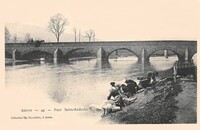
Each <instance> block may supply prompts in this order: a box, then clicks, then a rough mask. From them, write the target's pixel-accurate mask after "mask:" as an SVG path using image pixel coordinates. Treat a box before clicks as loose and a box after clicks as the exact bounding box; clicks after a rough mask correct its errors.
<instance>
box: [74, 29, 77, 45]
mask: <svg viewBox="0 0 200 130" xmlns="http://www.w3.org/2000/svg"><path fill="white" fill-rule="evenodd" d="M73 31H74V41H75V42H76V33H77V29H76V28H75V27H74V29H73Z"/></svg>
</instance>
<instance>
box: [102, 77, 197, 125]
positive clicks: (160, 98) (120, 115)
mask: <svg viewBox="0 0 200 130" xmlns="http://www.w3.org/2000/svg"><path fill="white" fill-rule="evenodd" d="M135 97H136V98H137V100H136V101H135V102H134V103H132V104H130V105H128V106H126V107H124V108H123V110H122V111H118V112H115V113H111V114H109V115H107V116H105V117H103V118H102V119H101V121H100V122H102V123H109V124H110V123H111V124H112V123H114V124H180V123H193V124H195V123H197V83H196V82H194V81H193V78H192V77H187V78H179V79H178V80H177V82H176V83H174V82H173V81H172V80H169V79H163V80H160V81H159V82H158V83H157V84H156V85H154V86H152V87H149V88H147V89H145V90H144V91H142V92H140V93H137V94H136V95H135Z"/></svg>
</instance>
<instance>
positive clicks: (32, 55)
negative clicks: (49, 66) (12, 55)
mask: <svg viewBox="0 0 200 130" xmlns="http://www.w3.org/2000/svg"><path fill="white" fill-rule="evenodd" d="M40 58H45V60H52V59H53V54H51V53H49V52H46V51H41V50H35V51H30V52H27V53H25V54H23V55H22V59H25V60H35V59H40Z"/></svg>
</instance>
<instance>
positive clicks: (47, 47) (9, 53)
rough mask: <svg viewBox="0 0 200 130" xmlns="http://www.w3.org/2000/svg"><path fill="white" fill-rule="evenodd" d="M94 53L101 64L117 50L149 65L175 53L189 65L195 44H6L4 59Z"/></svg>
mask: <svg viewBox="0 0 200 130" xmlns="http://www.w3.org/2000/svg"><path fill="white" fill-rule="evenodd" d="M81 49H84V50H87V51H89V52H91V53H96V57H97V59H98V60H101V61H108V59H109V55H111V54H112V53H113V52H114V51H116V50H122V49H125V50H128V51H130V52H132V53H133V54H135V55H136V56H137V58H138V61H149V57H150V56H151V55H152V54H153V53H154V52H156V51H159V50H170V51H172V52H174V53H175V54H176V55H177V57H178V60H179V61H191V59H192V57H193V55H194V54H195V53H197V41H103V42H59V43H52V42H51V43H41V44H40V46H38V47H36V46H35V45H34V44H33V43H6V44H5V57H6V58H12V59H13V60H31V59H32V58H35V57H41V55H42V56H43V57H44V58H46V59H52V60H55V61H57V60H60V59H65V60H68V58H69V55H70V53H72V52H75V51H77V50H81Z"/></svg>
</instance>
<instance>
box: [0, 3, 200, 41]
mask: <svg viewBox="0 0 200 130" xmlns="http://www.w3.org/2000/svg"><path fill="white" fill-rule="evenodd" d="M0 1H2V2H1V3H3V4H1V6H2V7H1V8H0V10H1V13H2V15H1V16H2V18H1V20H3V23H5V24H6V23H20V24H28V25H34V26H41V27H45V28H47V27H48V21H49V19H50V17H51V16H53V15H55V14H57V13H61V14H63V15H64V16H65V17H66V18H67V19H68V20H69V25H68V26H67V27H66V33H72V28H73V27H76V28H77V29H80V30H81V31H82V32H84V31H86V30H88V29H93V30H95V32H96V36H97V37H98V38H99V39H101V40H160V39H161V40H162V39H164V40H171V39H172V40H173V39H175V40H179V39H181V40H182V39H185V40H187V39H192V40H195V39H197V37H199V34H200V33H199V30H200V1H199V0H17V1H15V0H0Z"/></svg>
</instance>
